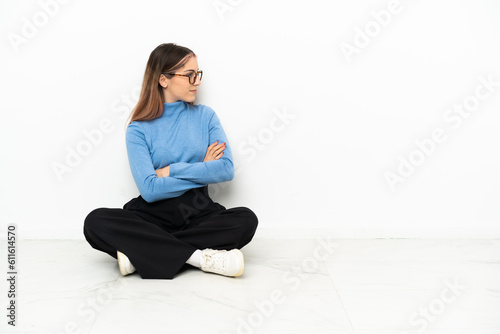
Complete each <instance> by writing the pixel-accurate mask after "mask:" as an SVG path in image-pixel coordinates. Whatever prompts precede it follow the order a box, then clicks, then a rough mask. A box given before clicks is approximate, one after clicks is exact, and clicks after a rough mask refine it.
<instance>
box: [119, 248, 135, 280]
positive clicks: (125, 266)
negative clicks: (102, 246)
mask: <svg viewBox="0 0 500 334" xmlns="http://www.w3.org/2000/svg"><path fill="white" fill-rule="evenodd" d="M116 254H117V257H118V267H119V268H120V274H122V276H127V275H129V274H132V273H133V272H134V271H135V267H134V266H133V265H132V263H131V262H130V260H129V259H128V257H127V255H125V254H123V253H122V252H120V251H116Z"/></svg>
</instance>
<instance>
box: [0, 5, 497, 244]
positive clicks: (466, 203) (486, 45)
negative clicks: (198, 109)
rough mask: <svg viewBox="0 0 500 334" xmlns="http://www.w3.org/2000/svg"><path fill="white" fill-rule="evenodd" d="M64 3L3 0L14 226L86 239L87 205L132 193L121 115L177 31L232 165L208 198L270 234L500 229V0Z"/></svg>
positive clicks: (6, 196) (8, 201) (447, 233)
mask: <svg viewBox="0 0 500 334" xmlns="http://www.w3.org/2000/svg"><path fill="white" fill-rule="evenodd" d="M65 2H66V3H63V1H62V0H60V1H58V2H56V0H40V1H33V0H27V1H14V0H9V1H2V2H1V4H0V16H1V18H0V22H2V23H1V29H2V31H1V36H3V38H2V39H1V40H0V43H1V49H2V52H1V55H0V57H1V62H0V68H1V75H0V78H1V79H0V84H1V87H0V92H1V96H2V99H1V100H2V115H3V117H2V120H3V122H2V123H3V124H2V131H1V132H0V136H1V138H0V139H1V142H2V164H1V165H0V168H1V175H2V193H1V196H2V199H1V201H0V202H1V207H0V210H1V213H2V219H1V224H2V226H1V229H2V230H1V231H0V232H1V233H2V234H5V230H6V227H7V225H8V224H10V223H16V224H17V225H18V231H19V236H20V237H23V238H83V234H82V226H83V220H84V218H85V216H86V214H87V213H88V212H90V211H91V210H92V209H94V208H96V207H121V206H122V205H123V204H124V203H125V202H127V201H128V200H129V199H131V198H132V197H135V196H137V195H138V191H137V188H136V187H135V184H134V183H133V180H132V176H131V174H130V171H129V167H128V161H127V156H126V152H125V146H124V130H125V117H126V116H128V114H129V112H130V110H131V107H132V106H133V101H136V100H137V96H136V95H137V90H138V87H140V85H141V80H142V76H143V74H144V69H145V65H146V62H147V59H148V57H149V54H150V52H151V51H152V50H153V49H154V48H155V47H156V46H157V45H159V44H161V43H166V42H175V43H178V44H180V45H185V46H187V47H189V48H191V49H192V50H194V51H195V53H197V55H198V61H199V65H200V68H201V69H203V71H204V78H203V83H202V86H201V87H200V90H199V92H200V93H199V97H198V98H197V99H198V100H197V103H202V104H206V105H209V106H211V107H212V108H213V109H214V110H215V111H216V112H217V114H218V115H219V118H220V119H221V122H222V124H223V126H224V128H225V131H226V133H227V135H228V138H229V143H230V145H231V147H232V149H233V152H234V159H235V162H236V164H237V166H238V167H237V170H236V177H235V178H234V180H233V181H231V182H230V183H226V184H222V185H215V186H210V188H211V193H212V196H213V198H214V200H216V201H218V202H220V203H221V204H223V205H225V206H226V207H228V208H229V207H234V206H247V207H250V208H252V209H253V210H254V211H255V212H256V213H257V215H258V216H259V219H260V229H259V230H258V235H260V236H261V237H263V236H279V235H282V236H293V235H302V236H313V235H315V234H318V233H320V232H322V233H324V232H325V231H329V232H330V233H332V234H333V235H334V236H336V237H360V238H370V237H500V224H499V223H500V218H499V210H498V207H499V206H498V203H499V200H500V190H499V189H500V182H499V181H500V177H499V174H498V171H499V167H500V158H499V154H498V152H499V150H498V147H499V144H500V131H498V129H499V127H500V115H499V112H498V110H499V106H500V86H499V82H500V62H499V59H500V43H499V37H500V4H499V3H498V2H497V1H494V0H490V1H478V0H468V1H465V0H463V1H456V0H455V1H452V0H447V1H429V0H427V1H425V0H421V1H410V0H401V1H400V2H398V1H388V0H384V1H317V0H316V1H307V2H305V1H290V0H288V1H285V0H282V1H264V0H252V1H244V0H220V1H214V0H208V1H207V0H196V1H195V0H193V1H167V0H161V1H130V0H127V1H124V0H121V1H118V0H115V1H105V2H104V1H77V0H69V1H68V0H65ZM217 8H218V9H217ZM388 8H389V9H390V11H388ZM382 10H384V11H382ZM391 11H392V13H391ZM47 13H48V14H47ZM387 13H389V14H390V18H389V17H388V16H387ZM376 17H377V18H378V21H379V22H381V23H377V19H376ZM32 25H33V26H32ZM377 29H378V30H377ZM366 30H368V34H369V35H371V36H366V35H365V36H363V35H364V33H362V32H360V31H366ZM14 40H16V41H17V44H16V42H14ZM348 45H350V46H348ZM348 48H350V49H349V50H351V52H352V53H351V54H350V56H349V55H348V54H346V53H345V52H343V51H342V49H344V50H347V49H348ZM488 78H490V79H489V80H491V81H493V85H491V87H489V89H490V90H488V87H485V86H484V84H483V83H482V80H483V81H484V80H488ZM476 96H477V97H476ZM478 97H479V98H478ZM475 103H476V104H475ZM463 104H466V105H467V106H466V108H468V109H469V110H471V111H470V112H468V111H467V110H465V109H464V110H465V112H467V114H466V113H465V112H464V113H463V115H467V116H460V115H459V114H458V113H456V112H454V111H453V108H454V105H463ZM450 110H451V111H450ZM455 110H457V109H455ZM278 114H279V115H281V117H282V118H277V117H278V116H277V115H278ZM285 114H287V115H288V116H286V117H284V116H283V115H285ZM283 117H284V118H283ZM100 126H104V129H106V130H107V133H105V134H103V137H102V139H101V140H100V141H99V142H96V143H95V144H92V146H91V147H90V150H89V154H87V155H86V156H84V157H82V159H81V161H76V160H74V159H73V161H72V163H73V166H72V167H71V166H68V164H67V161H66V159H67V158H68V155H69V152H70V151H71V150H77V149H80V150H82V149H85V148H86V147H85V145H86V142H87V144H88V141H87V139H86V136H85V135H84V132H85V131H87V132H90V131H93V130H94V129H98V128H99V127H100ZM433 134H434V139H435V140H436V143H434V144H432V145H430V144H429V141H430V140H431V138H433ZM96 138H97V137H96ZM252 138H254V139H252ZM255 138H257V145H259V150H257V149H256V148H255V146H254V145H256V144H255ZM97 139H99V138H97ZM415 141H424V142H426V143H427V144H426V145H427V146H426V147H427V150H430V151H428V152H427V154H425V153H422V149H419V147H418V146H417V144H416V143H415ZM251 152H254V153H251ZM410 158H411V159H412V161H413V164H414V165H416V164H419V165H417V166H414V167H412V166H406V167H405V168H406V169H405V170H401V171H400V172H407V175H405V176H404V177H401V178H400V179H399V181H402V180H404V182H399V183H397V184H395V186H394V187H393V188H391V186H390V185H389V183H388V182H387V180H386V177H385V174H386V173H387V172H392V173H394V175H396V174H397V173H398V168H399V169H401V168H402V167H400V166H399V165H400V164H401V162H400V159H405V160H408V159H410ZM415 159H416V160H415ZM418 159H420V160H418ZM70 162H71V161H70ZM56 163H59V164H61V165H66V166H67V168H68V170H71V171H70V172H66V173H64V174H62V175H60V177H58V176H57V175H56V173H55V171H54V164H56ZM411 169H413V172H410V171H411ZM303 229H306V230H303Z"/></svg>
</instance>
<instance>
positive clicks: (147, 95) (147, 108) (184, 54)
mask: <svg viewBox="0 0 500 334" xmlns="http://www.w3.org/2000/svg"><path fill="white" fill-rule="evenodd" d="M193 56H194V57H196V55H195V54H194V52H193V51H191V50H190V49H188V48H186V47H183V46H180V45H176V44H174V43H165V44H161V45H159V46H157V47H156V49H154V50H153V52H151V54H150V55H149V60H148V63H147V64H146V71H145V72H144V79H143V81H142V88H141V95H140V96H139V101H138V102H137V105H136V106H135V108H134V109H133V110H132V113H131V116H130V122H129V124H130V123H132V122H133V121H145V120H151V119H155V118H158V117H160V116H161V114H162V113H163V104H164V103H165V97H164V96H163V87H162V86H161V85H160V84H159V82H158V80H159V79H160V75H161V73H165V72H173V71H175V70H177V69H179V68H181V67H182V66H184V64H186V62H187V61H188V60H189V58H190V57H193ZM165 76H166V77H167V78H169V79H170V78H171V77H172V76H171V75H169V74H167V75H165Z"/></svg>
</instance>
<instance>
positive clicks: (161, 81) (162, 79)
mask: <svg viewBox="0 0 500 334" xmlns="http://www.w3.org/2000/svg"><path fill="white" fill-rule="evenodd" d="M158 83H159V84H160V86H162V87H163V88H167V86H168V79H167V77H166V76H165V75H163V74H161V75H160V79H158Z"/></svg>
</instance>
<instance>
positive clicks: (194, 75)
mask: <svg viewBox="0 0 500 334" xmlns="http://www.w3.org/2000/svg"><path fill="white" fill-rule="evenodd" d="M162 74H168V75H176V76H178V77H188V78H189V83H190V84H191V85H194V83H195V82H196V78H199V79H200V81H201V78H202V77H203V71H201V70H198V71H196V72H191V73H190V74H177V73H162Z"/></svg>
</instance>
